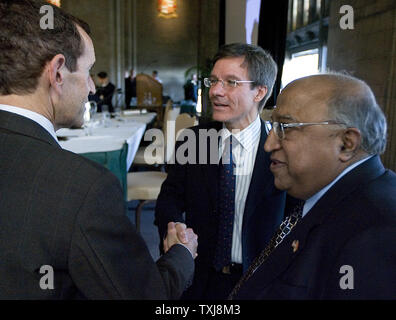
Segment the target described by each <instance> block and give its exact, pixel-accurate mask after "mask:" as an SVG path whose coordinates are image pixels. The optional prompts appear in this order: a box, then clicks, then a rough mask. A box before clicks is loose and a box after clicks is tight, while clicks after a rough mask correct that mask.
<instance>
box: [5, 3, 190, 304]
mask: <svg viewBox="0 0 396 320" xmlns="http://www.w3.org/2000/svg"><path fill="white" fill-rule="evenodd" d="M43 5H48V3H46V2H45V1H32V0H24V1H22V0H21V1H19V0H15V1H8V2H5V3H4V2H2V3H0V17H1V24H2V26H1V30H0V61H1V62H0V70H1V79H0V194H1V201H0V221H1V223H0V274H1V277H0V299H79V298H81V299H175V298H178V297H180V295H181V293H182V292H183V290H184V289H185V288H186V286H187V285H188V283H189V282H190V281H191V279H192V275H193V269H194V263H193V256H194V255H195V251H196V245H197V243H196V235H194V233H193V232H192V231H191V229H187V230H185V231H184V232H185V233H186V235H187V236H188V241H187V243H185V245H181V244H180V242H179V241H178V238H177V234H176V227H175V225H174V223H170V224H169V227H168V238H167V239H165V244H166V248H167V253H166V254H165V255H164V256H162V257H161V258H160V259H159V260H158V261H157V263H156V264H155V263H154V262H153V260H152V258H151V256H150V253H149V251H148V249H147V247H146V245H145V243H144V240H143V239H142V238H141V237H140V236H139V235H138V234H137V232H136V230H135V228H134V227H133V225H132V224H131V223H130V221H129V219H128V218H127V216H126V208H125V203H124V201H123V196H122V192H121V187H120V183H119V181H118V180H117V178H116V177H115V176H114V175H113V174H112V173H110V171H108V170H107V169H105V168H104V167H102V166H100V165H98V164H96V163H94V162H92V161H90V160H88V159H86V158H83V157H80V156H78V155H76V154H73V153H71V152H68V151H65V150H62V149H61V147H60V146H59V144H58V142H57V139H56V135H55V130H57V129H58V128H61V127H70V126H81V125H82V122H83V120H82V119H83V113H84V104H85V103H86V102H87V98H88V94H89V93H90V92H91V93H94V92H95V87H94V83H93V81H92V79H91V77H90V75H89V69H90V68H91V67H92V65H93V64H94V62H95V53H94V48H93V45H92V40H91V39H90V37H89V36H88V33H89V30H88V26H87V25H86V24H84V23H83V22H81V21H79V20H77V19H76V18H73V17H71V16H69V15H67V14H66V13H64V12H63V11H62V10H61V9H59V8H57V7H55V6H53V12H54V30H53V32H49V31H48V30H42V29H41V28H40V19H41V15H40V7H41V6H43ZM9 39H12V43H11V42H10V41H9ZM27 39H29V41H27ZM32 39H34V41H33V40H32ZM59 39H61V41H60V40H59ZM27 52H29V59H28V61H26V60H24V57H25V56H26V53H27ZM181 227H182V226H178V227H177V228H178V229H180V228H181ZM168 248H169V249H168Z"/></svg>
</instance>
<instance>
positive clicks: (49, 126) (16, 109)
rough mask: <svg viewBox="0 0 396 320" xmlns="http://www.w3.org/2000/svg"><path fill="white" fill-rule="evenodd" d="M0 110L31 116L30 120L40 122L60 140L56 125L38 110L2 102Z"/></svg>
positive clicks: (56, 139) (26, 116)
mask: <svg viewBox="0 0 396 320" xmlns="http://www.w3.org/2000/svg"><path fill="white" fill-rule="evenodd" d="M0 110H3V111H8V112H12V113H15V114H18V115H20V116H22V117H25V118H29V119H30V120H32V121H34V122H36V123H38V124H39V125H40V126H42V127H43V128H44V129H45V130H47V132H48V133H49V134H50V135H51V136H52V137H53V138H54V139H55V141H56V142H58V138H57V136H56V133H55V129H54V126H53V125H52V123H51V121H49V120H48V119H47V118H46V117H44V116H43V115H41V114H39V113H37V112H34V111H31V110H27V109H24V108H20V107H14V106H10V105H5V104H0Z"/></svg>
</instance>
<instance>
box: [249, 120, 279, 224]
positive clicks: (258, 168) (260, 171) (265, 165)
mask: <svg viewBox="0 0 396 320" xmlns="http://www.w3.org/2000/svg"><path fill="white" fill-rule="evenodd" d="M266 139H267V134H266V132H265V128H264V124H263V122H262V121H261V135H260V142H259V146H258V149H257V155H256V160H255V162H254V168H253V174H252V179H251V181H250V186H249V191H248V195H247V197H246V204H245V211H244V214H243V225H245V226H246V225H248V224H247V222H248V220H249V219H250V217H251V216H252V214H253V213H254V209H255V208H256V206H257V205H258V203H259V201H260V200H262V198H263V197H265V196H266V195H267V194H270V193H271V192H272V185H273V184H272V183H269V182H270V181H272V180H273V179H274V178H273V176H272V173H271V172H270V170H269V166H270V158H269V154H268V153H266V152H265V150H264V143H265V140H266ZM242 232H243V231H242Z"/></svg>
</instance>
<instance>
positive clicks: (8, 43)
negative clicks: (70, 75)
mask: <svg viewBox="0 0 396 320" xmlns="http://www.w3.org/2000/svg"><path fill="white" fill-rule="evenodd" d="M44 5H46V6H51V7H52V8H53V12H54V19H53V22H54V28H53V29H41V27H40V20H41V18H42V17H43V16H44V15H43V14H40V8H41V7H42V6H44ZM0 24H1V27H0V95H8V94H28V93H32V92H34V91H35V90H36V88H37V85H38V80H39V78H40V76H41V75H42V73H43V70H44V67H45V65H46V64H47V63H48V62H49V61H51V59H52V58H53V57H54V56H56V55H57V54H63V55H64V56H65V60H66V61H65V65H66V67H67V69H69V70H70V71H71V72H74V71H76V69H77V59H78V58H79V57H80V56H81V55H82V53H83V51H84V42H83V40H82V38H81V36H80V33H79V32H78V30H77V25H79V26H80V27H81V28H82V29H84V30H85V31H86V32H87V33H88V34H89V33H90V30H89V26H88V24H86V23H85V22H83V21H81V20H80V19H77V18H75V17H73V16H71V15H69V14H67V13H66V12H64V11H63V10H62V9H60V8H58V7H57V6H53V5H51V4H49V3H48V2H46V1H42V0H12V1H11V0H2V1H1V2H0Z"/></svg>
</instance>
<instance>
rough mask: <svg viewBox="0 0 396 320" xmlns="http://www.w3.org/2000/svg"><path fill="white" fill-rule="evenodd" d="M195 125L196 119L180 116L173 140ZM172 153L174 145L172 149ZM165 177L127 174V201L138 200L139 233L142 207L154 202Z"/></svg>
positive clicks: (151, 174) (152, 173) (138, 173)
mask: <svg viewBox="0 0 396 320" xmlns="http://www.w3.org/2000/svg"><path fill="white" fill-rule="evenodd" d="M196 123H197V120H196V117H190V116H189V115H188V114H181V115H179V116H178V117H177V118H176V124H175V127H176V128H177V129H176V131H175V136H174V138H175V140H176V136H177V135H178V134H180V132H181V131H182V130H183V129H185V128H187V127H191V126H193V125H194V124H196ZM172 152H174V144H173V147H172ZM166 177H167V173H166V172H162V171H142V172H129V173H128V176H127V185H128V191H127V200H128V201H133V200H139V204H138V206H137V208H136V216H135V225H136V230H137V231H138V232H140V217H141V214H142V210H143V206H144V205H145V204H146V203H148V202H152V201H156V200H157V198H158V195H159V193H160V191H161V185H162V183H163V182H164V181H165V179H166Z"/></svg>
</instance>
